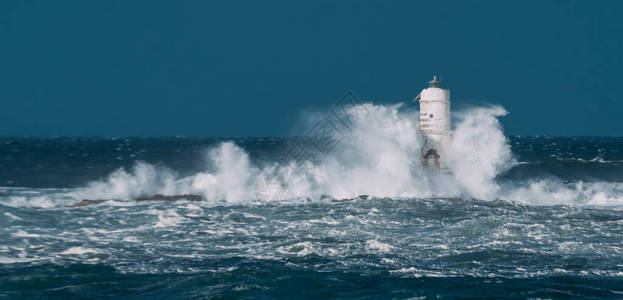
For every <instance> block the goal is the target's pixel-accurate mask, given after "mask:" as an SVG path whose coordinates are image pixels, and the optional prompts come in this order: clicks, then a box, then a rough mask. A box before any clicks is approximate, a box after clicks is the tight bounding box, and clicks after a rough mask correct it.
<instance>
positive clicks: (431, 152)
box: [414, 76, 450, 169]
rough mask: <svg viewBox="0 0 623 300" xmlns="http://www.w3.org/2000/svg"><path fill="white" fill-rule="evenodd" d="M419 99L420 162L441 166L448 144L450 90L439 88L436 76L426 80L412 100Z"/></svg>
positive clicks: (439, 82)
mask: <svg viewBox="0 0 623 300" xmlns="http://www.w3.org/2000/svg"><path fill="white" fill-rule="evenodd" d="M418 100H419V101H420V131H421V132H422V136H423V137H424V141H423V142H424V144H423V145H422V152H421V159H422V164H423V165H424V166H427V167H432V166H434V167H435V168H437V169H440V168H443V167H444V164H445V163H446V153H447V152H446V151H447V149H448V147H449V146H450V90H444V89H442V88H441V81H440V80H437V76H433V80H431V81H429V82H428V88H426V89H424V90H422V92H420V94H419V95H418V96H417V97H415V99H414V101H418Z"/></svg>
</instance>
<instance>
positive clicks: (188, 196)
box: [67, 194, 203, 207]
mask: <svg viewBox="0 0 623 300" xmlns="http://www.w3.org/2000/svg"><path fill="white" fill-rule="evenodd" d="M134 200H135V201H178V200H188V201H201V200H203V198H202V197H201V196H199V195H192V194H186V195H172V196H168V195H162V194H156V195H153V196H150V197H139V198H136V199H134ZM105 201H107V200H89V199H84V200H82V201H80V202H77V203H74V204H72V205H68V206H67V207H82V206H89V205H95V204H100V203H102V202H105Z"/></svg>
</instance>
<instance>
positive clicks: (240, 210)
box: [0, 105, 623, 299]
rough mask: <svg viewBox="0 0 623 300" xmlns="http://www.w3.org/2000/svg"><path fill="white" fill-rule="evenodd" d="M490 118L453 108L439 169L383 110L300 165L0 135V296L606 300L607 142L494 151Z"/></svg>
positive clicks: (220, 148)
mask: <svg viewBox="0 0 623 300" xmlns="http://www.w3.org/2000/svg"><path fill="white" fill-rule="evenodd" d="M504 114H505V112H504V110H503V109H502V108H500V107H488V108H474V109H471V110H467V111H464V112H462V113H460V114H457V115H456V116H455V120H454V125H455V126H454V128H455V129H454V131H453V144H452V146H451V147H450V149H449V150H448V153H447V156H446V157H447V160H446V171H444V172H431V171H428V170H426V169H424V168H422V167H421V165H420V162H419V161H418V160H417V159H414V158H416V157H418V153H419V152H418V151H419V148H420V144H421V137H420V135H419V133H418V131H417V126H416V125H417V112H415V113H412V114H411V113H401V112H400V111H399V109H398V107H397V106H374V105H364V106H363V107H360V110H359V111H357V113H356V114H353V116H354V117H353V124H352V126H351V127H349V130H348V131H345V130H342V133H341V135H340V140H339V143H338V145H337V146H335V147H334V148H332V150H331V151H330V152H328V153H323V154H322V155H320V156H319V157H315V158H314V159H313V160H305V159H296V157H294V158H293V157H289V158H288V157H286V159H285V160H284V159H283V157H282V154H283V153H284V149H285V150H287V149H289V147H292V145H299V146H300V145H307V144H305V141H306V140H308V139H304V138H263V139H262V138H247V139H210V138H111V139H106V138H77V139H71V138H50V139H37V138H0V166H2V168H1V169H0V186H1V187H0V298H1V297H7V298H13V297H16V298H17V297H20V298H21V297H35V298H37V297H45V298H47V297H58V298H67V297H86V298H105V297H119V296H125V297H128V296H129V297H137V298H147V297H149V298H152V297H159V298H171V297H174V298H179V297H188V298H195V297H198V298H202V297H208V298H210V297H248V298H258V297H259V298H273V297H274V298H304V297H309V298H321V297H322V298H327V297H336V298H360V297H363V298H365V297H368V298H376V297H382V298H392V297H396V298H408V297H415V298H421V299H424V298H437V297H455V298H457V297H458V298H461V297H466V298H469V297H482V296H506V297H517V298H559V297H568V296H576V297H588V298H596V299H603V298H623V258H622V257H623V248H622V247H623V242H622V241H623V138H592V137H566V138H556V137H510V138H508V137H505V136H504V135H503V134H502V129H501V127H500V125H499V122H498V119H497V118H498V117H500V116H502V115H504ZM344 132H345V133H344ZM285 152H286V153H287V151H285ZM155 194H162V195H198V196H200V197H201V199H202V200H201V201H192V200H184V199H178V200H177V201H136V199H137V198H141V197H149V196H152V195H155ZM364 194H365V195H369V197H367V198H365V199H363V198H357V199H355V200H353V201H345V202H334V201H332V200H335V199H348V198H353V197H357V196H358V195H364ZM85 199H88V200H98V201H95V202H94V203H93V204H92V205H86V206H79V207H70V206H72V205H75V204H76V203H79V202H80V201H82V200H85Z"/></svg>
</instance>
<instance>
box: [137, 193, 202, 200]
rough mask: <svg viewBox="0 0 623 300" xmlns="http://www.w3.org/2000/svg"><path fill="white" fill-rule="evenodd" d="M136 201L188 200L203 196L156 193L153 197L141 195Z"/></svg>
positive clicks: (198, 198) (200, 198)
mask: <svg viewBox="0 0 623 300" xmlns="http://www.w3.org/2000/svg"><path fill="white" fill-rule="evenodd" d="M134 200H136V201H177V200H188V201H201V200H203V198H202V197H201V196H199V195H192V194H186V195H173V196H167V195H162V194H156V195H153V196H151V197H139V198H136V199H134Z"/></svg>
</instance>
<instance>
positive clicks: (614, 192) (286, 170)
mask: <svg viewBox="0 0 623 300" xmlns="http://www.w3.org/2000/svg"><path fill="white" fill-rule="evenodd" d="M401 106H402V104H394V105H375V104H371V103H366V104H360V105H357V106H353V107H350V108H349V109H348V111H347V113H348V114H349V115H351V116H352V120H353V122H352V126H351V129H350V130H349V131H346V132H344V135H343V136H342V138H341V140H340V143H339V144H338V145H337V146H336V147H335V148H334V149H333V151H331V152H329V153H327V154H326V155H324V156H323V157H322V159H320V160H319V161H314V162H312V161H290V162H287V163H277V162H263V165H264V167H260V166H257V165H254V164H253V163H252V161H251V159H250V157H249V154H248V153H247V152H246V151H245V150H244V149H242V148H240V147H239V146H237V145H236V144H235V143H233V142H224V143H221V144H219V145H216V146H214V147H213V148H212V149H210V150H209V151H207V152H206V156H207V160H208V162H209V163H208V164H206V166H205V171H202V172H200V173H197V174H194V175H191V176H188V177H183V178H182V177H180V176H179V175H178V174H176V173H175V172H174V171H172V170H170V169H168V168H166V167H156V166H153V165H151V164H148V163H143V162H139V163H137V164H136V165H135V167H134V168H132V169H130V170H125V169H119V170H117V171H115V172H113V173H112V174H111V175H109V176H108V178H106V179H104V180H100V181H96V182H92V183H90V184H89V185H87V186H85V187H82V188H76V189H57V190H49V191H48V190H41V191H37V193H20V192H19V191H12V192H11V193H12V195H13V196H11V197H10V199H7V201H8V202H4V204H8V205H12V206H40V207H52V206H65V205H71V204H73V203H76V202H78V201H80V200H82V199H104V200H132V199H136V198H137V197H142V196H145V195H154V194H163V195H185V194H196V195H201V197H202V198H203V199H204V203H205V204H204V205H228V204H244V203H253V202H264V201H274V200H278V201H300V200H304V201H308V200H312V201H315V200H319V199H323V196H329V197H330V198H334V199H343V198H352V197H356V196H358V195H362V194H366V195H372V196H376V197H391V198H393V199H401V198H430V197H457V196H460V197H463V198H465V197H468V198H470V197H471V198H477V199H481V200H494V199H505V200H512V201H518V202H523V203H528V204H561V203H564V204H580V205H582V204H588V205H614V204H620V203H623V200H622V199H623V194H622V193H621V192H620V191H621V190H622V188H621V186H622V185H621V184H620V183H600V182H595V183H588V182H587V183H581V182H579V183H572V184H567V183H564V182H562V181H560V180H558V179H556V178H551V179H538V180H537V181H534V182H515V181H512V182H508V181H500V180H499V179H498V178H497V177H498V175H500V174H501V173H502V172H504V171H506V170H508V169H509V168H511V167H513V166H514V165H515V164H516V163H515V160H514V158H513V155H512V153H511V151H510V146H509V143H508V140H507V138H506V137H505V136H504V134H503V131H502V127H501V124H500V122H499V120H498V118H499V117H501V116H504V115H505V114H506V113H507V112H506V110H504V108H502V107H501V106H495V105H494V106H487V107H472V108H468V109H464V110H462V111H455V112H454V113H453V114H452V117H453V120H452V121H453V124H454V126H455V128H454V129H453V131H452V132H451V134H452V140H451V141H450V144H449V145H448V147H447V148H446V149H445V157H442V158H443V161H442V164H443V166H445V167H446V168H447V169H448V170H449V172H448V173H449V174H448V173H445V172H429V171H428V170H427V168H426V167H424V166H423V164H422V162H421V160H420V157H421V156H420V154H421V149H422V147H423V146H424V145H425V140H426V138H425V136H424V135H423V134H422V133H421V132H420V129H419V121H418V116H419V115H420V112H419V111H408V110H403V109H401ZM262 180H264V182H263V183H264V184H263V185H262V184H260V185H259V186H260V188H262V186H264V187H266V185H267V183H268V185H269V186H270V187H272V188H273V189H272V190H266V189H265V190H264V192H265V194H264V195H268V196H270V197H264V196H262V194H261V193H258V183H261V182H262ZM260 192H262V191H260ZM258 195H260V196H258ZM125 203H127V202H125ZM120 205H127V204H124V202H120Z"/></svg>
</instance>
